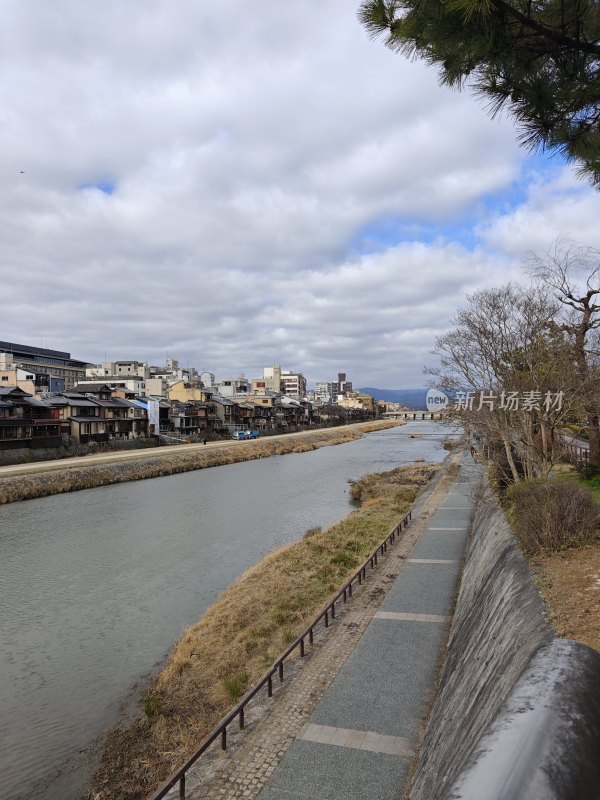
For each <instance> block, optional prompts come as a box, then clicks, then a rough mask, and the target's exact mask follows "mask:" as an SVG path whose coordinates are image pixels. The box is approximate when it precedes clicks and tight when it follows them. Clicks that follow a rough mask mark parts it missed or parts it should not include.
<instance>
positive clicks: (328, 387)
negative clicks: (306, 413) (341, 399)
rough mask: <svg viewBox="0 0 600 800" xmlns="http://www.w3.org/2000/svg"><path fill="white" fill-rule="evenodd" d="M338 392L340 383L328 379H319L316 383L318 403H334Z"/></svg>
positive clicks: (315, 392)
mask: <svg viewBox="0 0 600 800" xmlns="http://www.w3.org/2000/svg"><path fill="white" fill-rule="evenodd" d="M337 394H338V384H337V383H332V382H327V381H317V383H316V384H315V391H314V397H315V402H316V403H323V404H328V403H333V402H334V400H335V398H336V397H337Z"/></svg>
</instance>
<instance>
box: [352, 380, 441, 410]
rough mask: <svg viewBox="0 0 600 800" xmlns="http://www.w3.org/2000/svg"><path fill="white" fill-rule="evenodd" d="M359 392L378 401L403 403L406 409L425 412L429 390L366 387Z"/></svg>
mask: <svg viewBox="0 0 600 800" xmlns="http://www.w3.org/2000/svg"><path fill="white" fill-rule="evenodd" d="M359 391H361V392H364V393H365V394H370V395H371V396H372V397H374V398H375V399H376V400H386V401H387V402H388V403H402V405H403V406H406V408H412V409H414V410H415V411H421V410H425V409H426V408H427V406H426V405H425V398H426V396H427V389H375V388H374V387H373V386H365V388H364V389H360V390H359Z"/></svg>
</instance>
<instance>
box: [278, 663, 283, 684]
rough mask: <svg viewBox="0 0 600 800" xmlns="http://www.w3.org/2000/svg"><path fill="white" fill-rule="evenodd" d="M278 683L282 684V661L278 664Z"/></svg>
mask: <svg viewBox="0 0 600 800" xmlns="http://www.w3.org/2000/svg"><path fill="white" fill-rule="evenodd" d="M279 682H280V683H283V661H280V662H279Z"/></svg>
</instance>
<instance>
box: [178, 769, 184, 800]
mask: <svg viewBox="0 0 600 800" xmlns="http://www.w3.org/2000/svg"><path fill="white" fill-rule="evenodd" d="M179 800H185V772H184V773H183V775H182V776H181V778H179Z"/></svg>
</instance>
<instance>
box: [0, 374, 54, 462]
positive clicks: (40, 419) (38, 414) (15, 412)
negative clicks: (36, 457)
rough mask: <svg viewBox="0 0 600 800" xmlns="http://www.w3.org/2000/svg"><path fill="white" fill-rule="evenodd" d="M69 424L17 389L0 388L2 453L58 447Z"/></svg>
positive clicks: (14, 387) (9, 387) (0, 440)
mask: <svg viewBox="0 0 600 800" xmlns="http://www.w3.org/2000/svg"><path fill="white" fill-rule="evenodd" d="M68 432H69V425H68V423H65V422H63V421H61V419H60V415H59V413H58V411H56V410H54V409H51V408H48V407H47V406H46V405H45V404H44V403H43V402H41V401H40V400H36V399H35V398H34V397H32V395H31V394H29V393H28V392H24V391H23V390H22V389H19V387H18V386H0V450H12V449H21V448H26V447H29V448H33V449H39V448H46V447H59V446H60V445H61V444H62V441H63V439H62V437H63V435H66V434H68Z"/></svg>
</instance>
